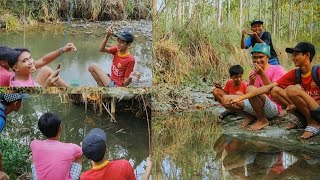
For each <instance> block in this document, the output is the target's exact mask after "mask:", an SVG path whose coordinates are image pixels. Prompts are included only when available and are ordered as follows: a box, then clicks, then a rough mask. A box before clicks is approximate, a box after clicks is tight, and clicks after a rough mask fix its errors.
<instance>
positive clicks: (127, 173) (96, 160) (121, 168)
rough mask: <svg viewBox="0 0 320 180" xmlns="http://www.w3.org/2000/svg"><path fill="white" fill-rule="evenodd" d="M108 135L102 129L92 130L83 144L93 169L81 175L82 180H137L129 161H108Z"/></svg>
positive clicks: (84, 151)
mask: <svg viewBox="0 0 320 180" xmlns="http://www.w3.org/2000/svg"><path fill="white" fill-rule="evenodd" d="M106 141H107V136H106V133H105V132H104V131H103V130H102V129H100V128H94V129H92V130H91V131H90V132H89V133H88V134H87V135H86V137H85V138H84V139H83V142H82V151H83V154H84V155H85V156H86V157H87V158H88V159H90V160H91V164H92V169H90V170H88V171H86V172H84V173H82V174H81V176H80V179H81V180H108V179H110V180H113V179H117V180H135V179H136V177H135V175H134V173H133V168H132V166H131V165H130V163H129V161H127V160H115V161H108V160H106V159H105V157H104V155H105V153H106V148H107V145H106Z"/></svg>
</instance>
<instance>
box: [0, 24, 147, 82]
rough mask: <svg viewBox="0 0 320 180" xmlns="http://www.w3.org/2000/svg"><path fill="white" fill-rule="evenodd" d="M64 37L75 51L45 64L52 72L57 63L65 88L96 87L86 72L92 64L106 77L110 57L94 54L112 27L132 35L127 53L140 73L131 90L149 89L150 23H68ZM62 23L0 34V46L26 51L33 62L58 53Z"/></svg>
mask: <svg viewBox="0 0 320 180" xmlns="http://www.w3.org/2000/svg"><path fill="white" fill-rule="evenodd" d="M71 23H72V24H71V25H70V26H69V28H68V33H67V36H66V42H72V43H74V44H75V46H76V47H77V51H75V52H70V53H65V54H63V55H62V56H61V57H58V58H57V59H56V60H55V61H53V62H52V63H50V64H49V67H51V68H53V69H55V68H56V66H57V64H58V63H59V62H61V64H62V69H61V73H60V76H61V78H62V79H64V80H65V81H66V82H67V83H69V84H76V85H81V86H88V85H94V86H96V85H97V83H96V82H95V80H94V79H93V77H92V76H91V74H90V72H89V71H88V66H89V65H90V64H91V63H96V64H98V65H99V67H101V68H102V69H103V70H104V71H105V72H106V73H108V74H110V72H111V64H112V58H113V56H112V55H106V54H105V53H101V52H99V51H98V48H99V45H100V43H101V41H102V40H103V38H104V36H105V29H106V27H108V26H109V25H111V24H112V25H113V26H114V27H115V29H117V30H118V31H121V30H130V31H132V32H134V35H135V40H134V42H133V43H132V44H131V47H130V52H131V54H132V55H133V56H134V58H135V60H136V65H135V68H134V71H138V72H141V73H142V77H141V78H140V80H139V81H134V82H133V83H132V86H139V87H141V86H143V87H150V86H151V85H152V69H151V63H152V22H151V21H144V20H141V21H132V22H126V21H119V22H109V21H108V22H107V21H106V22H98V23H89V22H71ZM65 29H66V26H65V23H60V24H40V25H38V26H35V27H32V28H25V29H24V31H19V32H4V31H2V32H0V44H1V45H7V46H9V47H25V48H28V49H29V50H30V52H31V54H32V57H33V58H34V60H37V59H39V58H40V57H42V56H43V55H45V54H47V53H49V52H51V51H54V50H56V49H58V48H59V47H62V45H64V44H65V43H64V42H65V40H64V33H65ZM115 44H116V38H115V37H112V38H111V40H109V42H108V44H107V45H115Z"/></svg>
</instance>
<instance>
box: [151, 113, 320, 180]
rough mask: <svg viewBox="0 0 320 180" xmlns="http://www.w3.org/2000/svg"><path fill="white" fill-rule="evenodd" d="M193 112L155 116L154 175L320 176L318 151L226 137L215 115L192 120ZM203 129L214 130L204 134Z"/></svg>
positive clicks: (239, 177) (221, 177)
mask: <svg viewBox="0 0 320 180" xmlns="http://www.w3.org/2000/svg"><path fill="white" fill-rule="evenodd" d="M195 114H199V113H193V114H190V113H189V114H187V115H186V114H183V115H181V116H179V117H178V116H175V117H167V118H155V119H153V125H152V128H153V135H154V136H155V137H154V140H153V141H154V144H153V145H154V148H155V152H154V153H155V155H154V159H155V161H154V166H153V167H154V169H153V170H154V171H153V178H154V179H217V180H220V179H230V180H233V179H319V178H320V172H319V167H320V155H319V153H318V152H316V151H310V150H306V149H303V148H298V147H297V148H296V149H293V148H292V147H290V148H277V147H279V146H277V145H276V144H272V145H270V144H267V143H264V142H261V141H253V140H250V141H248V140H247V139H245V140H244V139H237V138H234V137H231V136H227V135H224V134H223V131H220V130H219V129H221V126H220V124H218V123H216V124H215V125H212V124H210V121H212V122H215V121H216V118H215V117H214V116H211V118H210V115H209V116H203V117H202V119H198V120H196V119H195V118H199V116H198V115H196V116H195ZM173 122H177V123H173ZM199 123H200V124H203V126H199ZM181 124H186V125H187V126H185V127H181V126H182V125H181ZM162 125H163V126H162ZM196 127H197V128H196ZM206 127H207V128H206ZM166 128H167V129H166ZM206 129H212V130H213V131H212V132H210V135H207V132H206ZM215 129H216V130H215ZM189 130H190V131H191V133H192V135H187V134H190V132H189ZM163 132H166V134H167V135H164V133H163ZM157 133H160V134H161V133H162V134H161V135H159V136H157V135H155V134H157ZM162 136H165V137H163V138H162ZM205 136H209V137H208V139H207V138H205ZM155 138H156V139H155ZM164 139H166V140H164ZM184 140H185V141H184Z"/></svg>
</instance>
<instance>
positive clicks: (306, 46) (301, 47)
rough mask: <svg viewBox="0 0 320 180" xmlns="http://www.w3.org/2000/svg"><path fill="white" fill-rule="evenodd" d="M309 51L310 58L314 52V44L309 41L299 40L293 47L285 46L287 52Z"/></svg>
mask: <svg viewBox="0 0 320 180" xmlns="http://www.w3.org/2000/svg"><path fill="white" fill-rule="evenodd" d="M294 51H295V52H310V56H311V59H312V58H313V57H314V55H315V54H316V50H315V48H314V45H313V44H311V43H309V42H299V43H298V44H297V45H296V47H294V48H286V52H287V53H292V52H294Z"/></svg>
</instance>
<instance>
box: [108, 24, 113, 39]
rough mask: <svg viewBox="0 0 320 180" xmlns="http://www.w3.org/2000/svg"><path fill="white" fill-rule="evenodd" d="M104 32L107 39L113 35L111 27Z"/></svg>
mask: <svg viewBox="0 0 320 180" xmlns="http://www.w3.org/2000/svg"><path fill="white" fill-rule="evenodd" d="M106 32H107V36H108V37H110V36H112V34H113V29H112V27H111V26H109V27H107V29H106Z"/></svg>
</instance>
